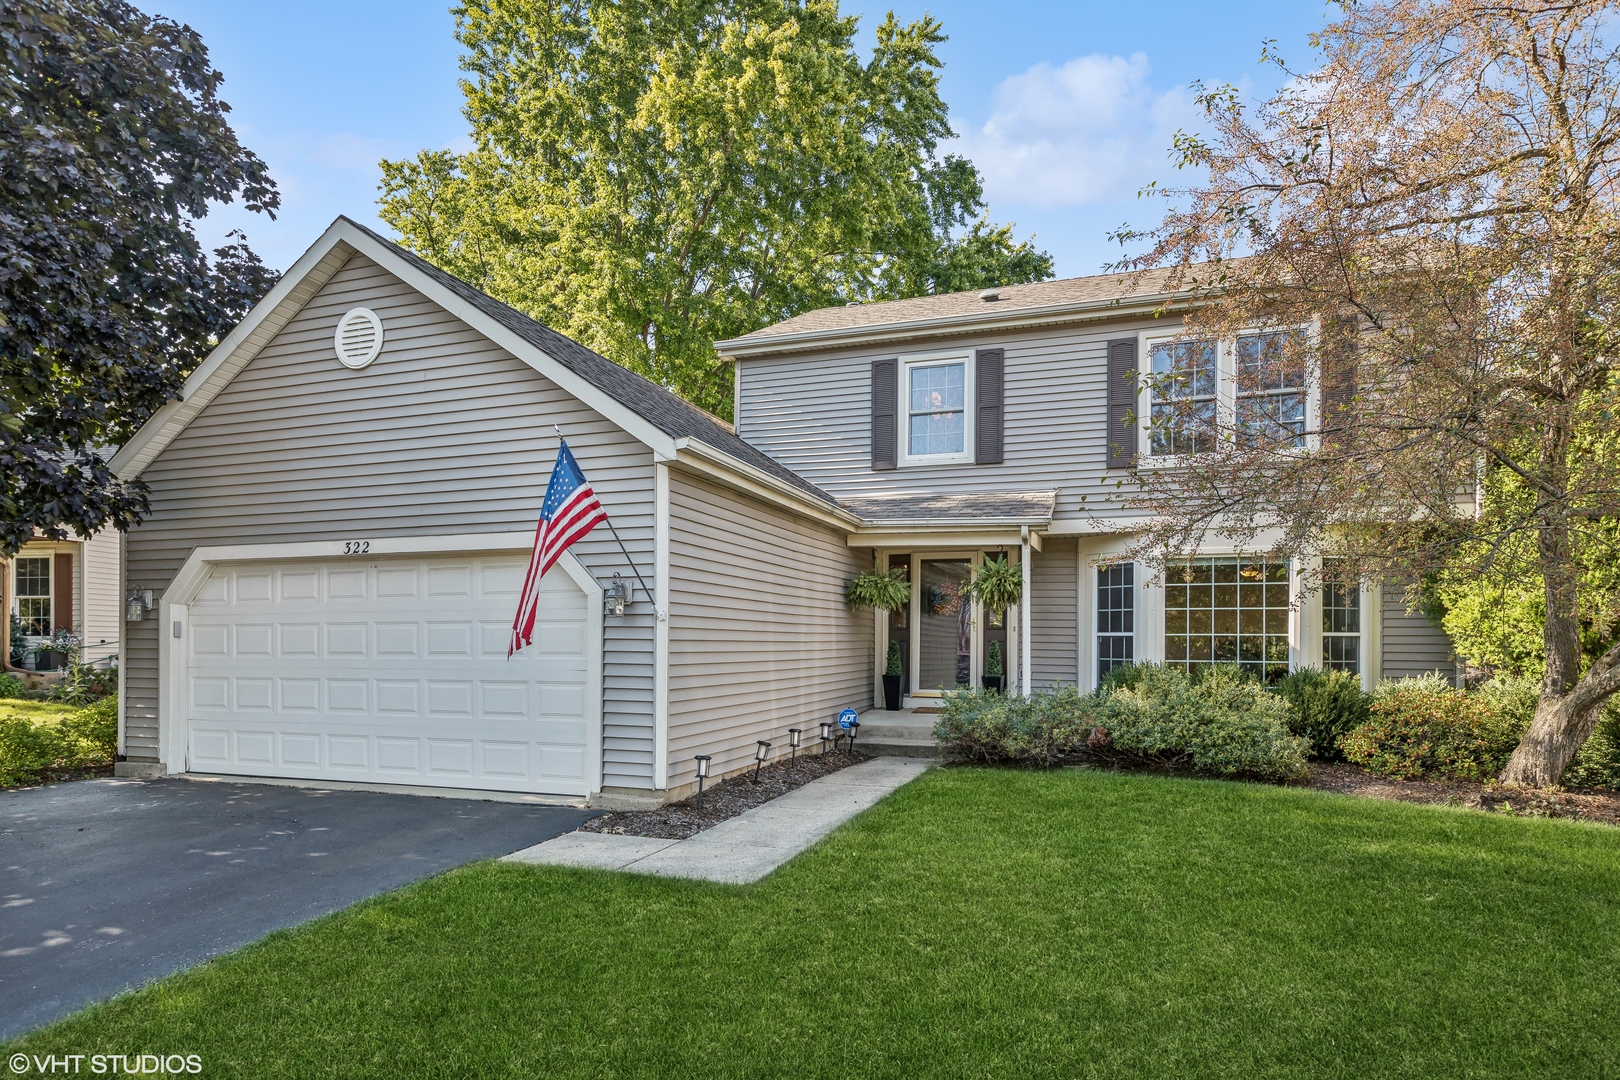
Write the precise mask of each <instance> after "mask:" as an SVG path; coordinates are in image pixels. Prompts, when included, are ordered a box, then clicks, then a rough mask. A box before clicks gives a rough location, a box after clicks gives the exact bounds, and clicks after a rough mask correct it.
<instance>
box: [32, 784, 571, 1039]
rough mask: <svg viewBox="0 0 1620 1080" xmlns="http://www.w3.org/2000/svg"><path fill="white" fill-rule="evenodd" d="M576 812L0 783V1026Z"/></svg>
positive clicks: (286, 793) (530, 833)
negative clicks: (15, 787)
mask: <svg viewBox="0 0 1620 1080" xmlns="http://www.w3.org/2000/svg"><path fill="white" fill-rule="evenodd" d="M591 816H592V812H591V811H587V810H578V809H572V808H568V807H551V806H534V805H530V804H525V803H497V802H478V801H470V800H465V799H438V798H428V797H423V796H415V795H391V794H380V793H373V792H360V791H320V790H310V789H304V788H287V787H271V786H267V785H263V784H235V783H204V782H198V781H191V780H81V781H78V782H75V783H68V784H57V785H54V786H52V787H44V788H32V789H28V790H25V791H16V792H10V793H5V794H0V1039H6V1038H10V1037H12V1036H14V1035H17V1034H20V1033H21V1032H23V1031H26V1030H28V1029H30V1028H34V1027H38V1026H39V1025H41V1024H45V1023H48V1022H49V1021H51V1020H54V1019H56V1018H57V1017H59V1016H62V1015H64V1014H65V1013H69V1012H72V1011H74V1010H75V1009H78V1008H81V1007H82V1006H84V1005H87V1004H89V1003H91V1002H94V1001H100V1000H102V999H104V998H107V997H111V996H112V995H114V994H116V993H118V992H119V991H121V990H124V989H126V988H129V987H132V986H138V985H140V984H141V983H144V982H147V981H149V980H151V979H156V978H160V977H162V976H164V975H168V974H170V973H172V972H175V971H178V970H180V969H181V968H185V967H190V966H191V965H193V964H196V963H198V962H199V961H202V960H205V959H207V958H208V957H210V956H216V955H218V954H220V953H224V952H229V951H230V950H232V949H236V948H239V947H241V946H243V945H246V944H248V943H249V942H251V941H256V940H258V939H259V938H261V937H263V936H264V935H266V934H268V933H270V932H271V931H273V930H279V929H282V928H283V927H288V926H295V925H297V924H299V923H302V922H306V921H308V920H309V919H312V918H315V917H316V916H319V915H324V914H326V913H327V912H330V911H336V910H337V909H339V908H343V907H347V906H348V905H350V904H353V903H355V902H356V901H358V900H363V899H365V898H366V897H368V896H374V895H376V894H377V893H381V892H386V891H388V890H389V889H396V888H398V887H400V886H401V885H406V884H408V883H410V882H412V881H416V880H418V879H420V878H425V877H428V876H430V875H432V874H437V873H439V872H441V871H444V870H449V869H451V868H452V867H456V866H460V865H461V864H463V863H467V862H472V861H473V860H475V859H484V858H490V857H492V856H498V855H506V854H508V853H510V852H513V851H517V850H518V849H520V848H525V847H528V846H530V845H532V844H537V843H539V842H540V841H542V840H547V839H549V838H551V837H553V836H556V835H558V834H560V833H564V832H568V831H570V830H572V829H573V828H575V827H576V826H578V825H579V823H580V822H581V821H584V820H585V819H586V818H588V817H591Z"/></svg>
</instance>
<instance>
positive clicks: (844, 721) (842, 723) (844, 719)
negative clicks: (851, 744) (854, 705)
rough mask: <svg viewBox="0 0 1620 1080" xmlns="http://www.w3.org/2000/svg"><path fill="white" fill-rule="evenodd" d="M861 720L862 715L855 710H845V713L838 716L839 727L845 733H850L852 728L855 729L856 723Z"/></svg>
mask: <svg viewBox="0 0 1620 1080" xmlns="http://www.w3.org/2000/svg"><path fill="white" fill-rule="evenodd" d="M859 720H860V714H859V713H857V712H856V711H855V710H854V709H845V710H844V711H843V712H841V713H839V714H838V726H839V727H841V728H843V729H844V730H845V731H848V730H849V729H850V728H852V727H854V726H855V724H856V722H857V721H859Z"/></svg>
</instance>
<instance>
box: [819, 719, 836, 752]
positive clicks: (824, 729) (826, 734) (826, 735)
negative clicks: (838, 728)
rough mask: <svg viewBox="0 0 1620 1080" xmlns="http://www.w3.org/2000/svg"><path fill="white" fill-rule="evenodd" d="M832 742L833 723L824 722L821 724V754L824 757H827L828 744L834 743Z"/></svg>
mask: <svg viewBox="0 0 1620 1080" xmlns="http://www.w3.org/2000/svg"><path fill="white" fill-rule="evenodd" d="M832 741H833V737H832V722H831V721H828V720H823V721H822V722H821V753H822V756H824V757H825V756H826V753H827V744H828V743H830V742H832Z"/></svg>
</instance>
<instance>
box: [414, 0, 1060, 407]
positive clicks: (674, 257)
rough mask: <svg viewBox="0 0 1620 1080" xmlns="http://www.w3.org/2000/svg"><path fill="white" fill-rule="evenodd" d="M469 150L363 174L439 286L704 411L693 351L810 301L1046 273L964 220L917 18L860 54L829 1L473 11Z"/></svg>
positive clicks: (1043, 260)
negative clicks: (505, 312) (558, 337)
mask: <svg viewBox="0 0 1620 1080" xmlns="http://www.w3.org/2000/svg"><path fill="white" fill-rule="evenodd" d="M455 11H456V18H457V37H458V40H460V42H461V43H462V44H463V45H464V46H466V49H467V54H466V56H465V57H464V59H463V61H462V66H463V68H464V70H465V71H466V72H467V73H468V78H467V79H466V80H465V81H464V82H463V84H462V85H463V89H464V91H465V93H466V97H467V105H466V110H465V111H466V115H467V118H468V120H469V121H471V123H472V137H473V143H474V146H473V149H472V150H470V151H469V152H467V153H464V154H457V153H450V152H446V151H424V152H423V153H421V154H419V155H418V156H417V157H416V159H415V160H413V161H398V162H384V163H383V171H384V183H383V192H384V193H383V198H382V216H383V218H384V220H386V221H388V222H389V223H390V224H391V225H393V226H394V227H395V228H396V229H398V230H399V232H400V234H401V235H402V237H403V240H404V243H405V244H406V245H408V246H409V247H411V248H412V249H413V250H415V251H417V252H418V253H420V254H422V255H423V256H425V257H426V258H428V259H430V260H432V261H433V262H435V263H437V264H438V265H440V266H442V267H444V268H445V269H447V270H450V271H452V272H453V273H456V274H458V275H460V276H461V277H463V278H466V279H467V280H469V281H472V282H474V283H475V284H477V285H478V286H479V287H480V288H482V289H484V290H486V291H488V292H489V293H491V294H493V295H494V296H496V297H499V298H500V299H502V300H504V301H506V302H507V303H510V304H512V305H513V306H515V307H517V308H519V309H521V310H523V311H525V312H527V313H529V314H530V315H533V316H534V317H536V318H538V319H540V320H542V321H544V322H546V323H547V324H549V325H551V326H554V327H556V328H557V329H559V330H561V331H563V332H565V333H568V334H570V335H571V336H573V337H575V338H577V339H578V340H580V341H582V342H584V343H585V344H587V345H590V346H591V347H592V348H595V349H597V350H598V351H600V352H601V353H603V354H604V355H606V356H608V357H611V358H612V359H614V360H616V361H618V362H619V363H622V364H624V365H626V366H627V367H630V368H631V369H633V370H636V371H639V372H641V373H642V374H645V375H647V376H649V377H650V378H652V379H654V380H656V381H658V382H660V383H662V384H664V385H665V386H668V387H670V388H671V389H673V390H676V391H678V392H680V393H681V394H683V395H684V396H686V397H687V398H688V399H690V400H692V401H693V402H695V403H697V404H699V405H701V406H703V407H705V408H707V409H710V410H712V411H714V412H717V413H720V414H722V415H729V414H730V412H731V379H730V373H729V371H728V370H727V369H726V367H725V366H723V365H721V364H720V363H718V362H717V360H716V357H715V355H714V350H713V342H714V341H715V340H717V339H720V338H725V337H730V336H734V335H737V334H742V333H746V332H747V331H749V330H753V329H756V328H758V327H760V326H763V325H766V324H768V323H770V322H773V321H775V320H778V319H782V318H786V317H788V316H791V315H795V314H797V313H799V312H801V311H804V310H806V309H808V308H813V307H819V306H823V305H829V304H839V303H845V302H849V301H852V300H871V299H886V298H892V297H897V296H909V295H917V294H921V293H927V292H936V291H946V290H952V289H970V288H976V287H980V286H982V285H995V284H1011V283H1014V282H1023V281H1036V280H1041V279H1043V278H1047V277H1050V276H1051V273H1052V261H1051V259H1050V257H1048V256H1047V255H1045V254H1044V253H1042V252H1038V251H1036V250H1035V249H1034V248H1033V247H1032V246H1031V245H1030V244H1028V243H1018V242H1016V241H1015V240H1014V239H1013V237H1012V233H1011V230H1010V228H1008V227H1006V226H996V225H993V224H991V223H990V222H989V221H987V220H985V219H984V218H982V217H981V216H980V215H981V213H982V211H983V200H982V190H981V185H980V180H979V175H978V172H977V170H975V169H974V167H973V166H972V164H971V163H969V162H967V161H964V160H962V159H961V158H956V157H951V156H941V155H939V154H938V153H937V150H938V146H939V144H940V142H941V141H942V140H944V139H946V138H947V137H949V136H950V134H951V130H950V127H949V123H948V120H947V115H946V106H945V103H944V102H943V101H942V100H941V99H940V96H939V92H938V69H939V67H940V62H939V59H938V57H937V56H936V55H935V52H934V49H935V46H937V45H938V44H939V43H940V42H941V41H943V40H944V38H943V36H942V34H941V33H940V26H939V23H937V22H936V21H934V20H933V19H929V18H924V19H923V20H921V21H919V22H916V23H912V24H910V25H905V26H902V25H901V24H900V23H899V22H897V21H896V20H895V18H894V16H893V15H892V14H891V15H890V16H889V17H888V18H887V19H886V20H884V22H883V23H882V24H880V25H879V26H878V28H877V47H876V49H875V51H874V52H873V54H872V56H871V58H870V59H869V60H867V61H865V62H863V61H862V60H861V58H860V57H859V56H858V55H857V53H856V51H855V48H854V45H853V37H854V33H855V27H856V20H855V19H854V18H848V17H844V16H841V15H840V14H839V12H838V5H837V3H836V0H617V2H613V3H608V2H605V0H476V2H471V3H466V4H463V5H462V6H460V7H458V8H456V9H455Z"/></svg>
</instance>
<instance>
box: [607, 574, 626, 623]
mask: <svg viewBox="0 0 1620 1080" xmlns="http://www.w3.org/2000/svg"><path fill="white" fill-rule="evenodd" d="M629 602H630V586H629V585H628V584H626V583H625V582H624V581H623V580H622V579H620V577H619V574H618V571H614V573H613V582H612V584H610V585H606V586H604V587H603V589H602V614H604V615H612V616H613V617H614V618H623V617H624V605H626V604H628V603H629Z"/></svg>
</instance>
